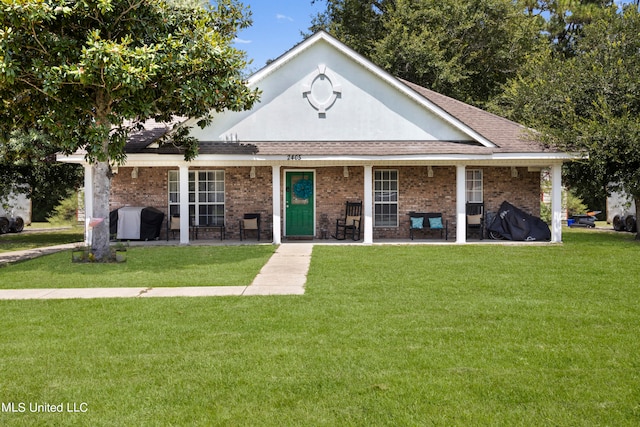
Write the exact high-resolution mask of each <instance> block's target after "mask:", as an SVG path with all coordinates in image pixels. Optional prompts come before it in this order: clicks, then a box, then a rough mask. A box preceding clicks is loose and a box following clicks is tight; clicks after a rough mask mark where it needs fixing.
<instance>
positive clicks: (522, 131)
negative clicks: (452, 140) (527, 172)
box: [398, 79, 550, 152]
mask: <svg viewBox="0 0 640 427" xmlns="http://www.w3.org/2000/svg"><path fill="white" fill-rule="evenodd" d="M398 80H400V81H401V82H402V83H403V84H405V85H406V86H408V87H409V88H411V89H412V90H414V91H415V92H417V93H418V94H420V95H422V96H423V97H424V98H425V99H427V100H429V101H431V102H432V103H434V104H435V105H437V106H438V107H440V108H441V109H443V110H444V111H446V112H447V113H449V114H450V115H451V116H453V117H455V118H456V119H458V120H459V121H461V122H462V123H464V124H465V125H467V126H469V127H470V128H471V129H473V130H474V131H476V132H478V133H479V134H480V135H482V136H484V137H485V138H487V139H488V140H489V141H491V142H493V143H494V144H495V145H496V146H497V147H498V149H494V152H546V151H550V150H548V149H547V148H546V147H545V146H544V145H543V144H541V143H540V142H539V141H536V140H535V139H534V138H533V135H534V133H533V131H531V130H530V129H527V128H526V127H524V126H522V125H521V124H519V123H516V122H512V121H511V120H507V119H505V118H504V117H500V116H497V115H495V114H492V113H489V112H487V111H484V110H481V109H480V108H477V107H474V106H472V105H469V104H465V103H464V102H461V101H458V100H456V99H453V98H450V97H448V96H445V95H442V94H440V93H437V92H434V91H432V90H430V89H427V88H425V87H422V86H419V85H417V84H415V83H411V82H409V81H406V80H402V79H398Z"/></svg>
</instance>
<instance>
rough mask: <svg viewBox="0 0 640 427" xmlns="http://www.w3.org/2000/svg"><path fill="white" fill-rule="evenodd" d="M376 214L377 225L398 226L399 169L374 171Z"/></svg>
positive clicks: (374, 223)
mask: <svg viewBox="0 0 640 427" xmlns="http://www.w3.org/2000/svg"><path fill="white" fill-rule="evenodd" d="M373 183H374V190H373V193H374V214H373V225H374V226H375V227H397V226H398V171H397V170H376V171H374V179H373Z"/></svg>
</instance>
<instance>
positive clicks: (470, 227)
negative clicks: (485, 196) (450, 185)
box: [467, 202, 484, 240]
mask: <svg viewBox="0 0 640 427" xmlns="http://www.w3.org/2000/svg"><path fill="white" fill-rule="evenodd" d="M475 232H477V233H479V234H480V240H482V239H484V203H474V202H467V238H468V237H469V234H470V233H475Z"/></svg>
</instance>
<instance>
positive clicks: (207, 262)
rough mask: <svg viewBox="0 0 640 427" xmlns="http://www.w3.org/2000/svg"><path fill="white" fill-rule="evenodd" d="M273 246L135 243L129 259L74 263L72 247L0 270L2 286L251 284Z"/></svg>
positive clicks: (128, 255) (66, 286)
mask: <svg viewBox="0 0 640 427" xmlns="http://www.w3.org/2000/svg"><path fill="white" fill-rule="evenodd" d="M274 251H275V247H274V246H272V245H251V246H188V247H180V246H159V247H153V246H151V247H143V246H136V247H130V248H128V249H127V261H126V262H125V263H120V264H115V263H73V262H71V250H67V251H62V252H58V253H55V254H52V255H47V256H42V257H39V258H36V259H33V260H30V261H27V262H20V263H16V264H13V265H9V266H6V267H4V268H0V289H26V288H119V287H145V288H148V287H155V288H158V287H179V286H247V285H250V284H251V282H252V281H253V279H254V278H255V276H256V275H257V274H258V272H259V271H260V269H261V268H262V266H263V265H264V264H265V263H266V262H267V260H268V259H269V257H271V255H272V254H273V252H274Z"/></svg>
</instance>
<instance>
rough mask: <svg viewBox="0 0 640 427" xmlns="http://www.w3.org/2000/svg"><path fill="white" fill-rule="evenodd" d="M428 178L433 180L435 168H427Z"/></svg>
mask: <svg viewBox="0 0 640 427" xmlns="http://www.w3.org/2000/svg"><path fill="white" fill-rule="evenodd" d="M427 176H428V177H429V178H433V168H432V167H431V166H427Z"/></svg>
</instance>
